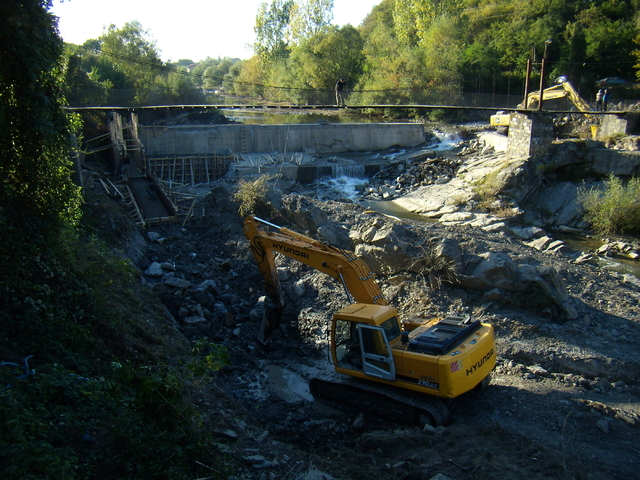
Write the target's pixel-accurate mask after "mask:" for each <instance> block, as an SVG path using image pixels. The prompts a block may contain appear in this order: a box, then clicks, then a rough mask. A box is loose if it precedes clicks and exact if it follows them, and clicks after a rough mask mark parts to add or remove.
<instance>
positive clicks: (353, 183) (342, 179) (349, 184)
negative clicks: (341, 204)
mask: <svg viewBox="0 0 640 480" xmlns="http://www.w3.org/2000/svg"><path fill="white" fill-rule="evenodd" d="M324 183H325V184H326V185H327V186H328V187H329V188H330V189H331V190H333V191H334V192H336V194H338V196H340V197H344V198H348V199H349V200H352V201H355V200H357V199H358V197H359V195H360V194H359V192H358V189H357V188H356V187H357V186H358V185H364V184H368V183H369V180H368V179H366V178H357V177H348V176H346V175H340V176H339V177H336V178H329V179H326V180H325V181H324Z"/></svg>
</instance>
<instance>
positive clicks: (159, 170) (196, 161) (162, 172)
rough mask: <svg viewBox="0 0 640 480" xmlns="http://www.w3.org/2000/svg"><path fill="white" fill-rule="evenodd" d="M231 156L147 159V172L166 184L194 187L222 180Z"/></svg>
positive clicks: (204, 155) (212, 155) (227, 154)
mask: <svg viewBox="0 0 640 480" xmlns="http://www.w3.org/2000/svg"><path fill="white" fill-rule="evenodd" d="M233 161H234V156H233V155H232V154H229V153H226V154H219V153H214V154H201V155H197V156H194V155H187V156H174V157H154V158H151V157H147V158H146V163H147V172H149V173H151V174H152V175H153V176H154V177H156V178H157V179H158V180H160V181H163V182H167V183H168V184H170V185H172V184H176V183H177V184H182V185H191V186H195V185H198V184H201V183H209V182H213V181H214V180H218V179H220V178H223V177H224V176H225V175H226V174H227V172H228V171H229V166H230V165H231V164H232V163H233Z"/></svg>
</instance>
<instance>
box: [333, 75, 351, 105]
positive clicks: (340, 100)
mask: <svg viewBox="0 0 640 480" xmlns="http://www.w3.org/2000/svg"><path fill="white" fill-rule="evenodd" d="M348 90H349V88H348V87H347V82H345V81H344V79H342V78H341V79H340V80H338V82H337V83H336V105H337V106H338V107H346V106H347V104H346V103H345V102H344V95H345V93H347V91H348Z"/></svg>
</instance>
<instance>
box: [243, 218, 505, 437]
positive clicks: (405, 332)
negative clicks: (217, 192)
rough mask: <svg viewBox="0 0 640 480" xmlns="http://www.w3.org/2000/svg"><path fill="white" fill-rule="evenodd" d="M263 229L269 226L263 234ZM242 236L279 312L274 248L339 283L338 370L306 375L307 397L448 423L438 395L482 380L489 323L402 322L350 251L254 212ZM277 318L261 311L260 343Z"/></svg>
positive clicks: (488, 365) (489, 346)
mask: <svg viewBox="0 0 640 480" xmlns="http://www.w3.org/2000/svg"><path fill="white" fill-rule="evenodd" d="M263 226H266V227H271V228H273V229H275V230H276V231H275V232H268V231H266V230H265V229H263ZM244 233H245V235H246V237H247V239H248V240H249V243H250V245H251V251H252V253H253V256H254V258H255V260H256V262H257V264H258V268H259V270H260V273H261V274H262V277H263V280H264V286H265V289H266V291H267V295H268V296H269V298H270V299H271V300H272V302H273V303H274V304H275V305H276V307H277V308H279V309H282V308H283V307H284V305H285V302H284V295H283V291H282V287H281V284H280V280H279V278H278V272H277V269H276V264H275V256H274V253H275V252H277V253H280V254H283V255H286V256H287V257H289V258H292V259H294V260H297V261H299V262H301V263H303V264H306V265H309V266H310V267H312V268H315V269H317V270H319V271H321V272H323V273H325V274H327V275H329V276H331V277H333V278H335V279H336V280H339V281H340V282H341V283H342V285H343V286H344V289H345V291H346V296H347V299H348V302H349V305H347V306H345V307H344V308H341V309H340V310H338V311H337V312H335V313H334V314H333V318H332V320H331V328H330V338H329V348H330V353H331V359H332V363H333V365H334V369H335V372H337V373H339V374H344V375H340V376H337V375H335V374H332V375H329V376H325V377H318V378H315V379H313V380H312V381H311V384H310V388H311V391H312V393H313V394H314V395H316V396H319V397H325V398H329V399H331V400H338V401H346V402H352V403H353V402H356V403H357V404H359V405H363V404H365V403H368V404H369V406H374V407H375V408H376V409H377V410H378V411H380V410H382V411H384V412H385V413H388V414H391V415H393V416H395V417H401V418H402V419H405V420H410V421H412V420H415V421H419V422H425V423H426V422H428V423H431V424H433V425H442V424H446V423H447V422H448V419H449V412H448V408H447V407H446V405H445V403H444V402H442V400H441V399H451V398H454V397H458V396H460V395H462V394H463V393H466V392H468V391H470V390H472V389H474V388H476V387H481V386H484V385H486V384H487V383H488V382H489V376H490V373H491V371H492V370H493V368H494V366H495V361H496V348H495V338H494V330H493V327H492V326H491V325H489V324H484V323H481V322H480V321H478V320H474V319H473V318H472V317H471V316H456V315H450V316H447V317H445V318H434V319H430V320H425V319H413V320H408V321H405V322H401V321H400V318H399V314H398V311H397V310H396V309H395V308H394V307H392V306H390V305H388V304H387V300H386V299H385V298H384V295H383V294H382V291H381V290H380V288H379V287H378V285H377V284H376V282H375V281H374V278H373V274H372V273H371V272H370V271H369V268H368V267H367V265H366V264H365V263H364V262H363V261H362V260H361V259H359V258H358V257H356V256H355V255H354V254H353V253H352V252H349V251H345V250H342V249H340V248H337V247H335V246H332V245H327V244H324V243H321V242H319V241H318V240H314V239H312V238H310V237H307V236H304V235H301V234H299V233H295V232H293V231H291V230H289V229H287V228H284V227H279V226H277V225H274V224H272V223H270V222H267V221H265V220H262V219H260V218H257V217H255V216H249V217H247V218H246V220H245V222H244ZM279 322H280V318H279V316H278V315H271V316H265V318H264V319H263V323H262V326H261V330H260V334H259V340H260V341H261V342H262V343H266V341H267V339H268V337H269V335H270V334H271V332H272V331H273V330H274V329H276V328H277V327H278V325H279ZM372 393H374V394H376V395H373V396H372V395H371V394H372ZM372 398H375V400H372ZM373 404H375V405H373Z"/></svg>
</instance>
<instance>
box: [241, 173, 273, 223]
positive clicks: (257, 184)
mask: <svg viewBox="0 0 640 480" xmlns="http://www.w3.org/2000/svg"><path fill="white" fill-rule="evenodd" d="M270 178H271V177H269V175H262V176H260V178H258V179H257V180H253V181H249V180H240V183H239V184H238V190H237V191H236V193H234V194H233V200H234V201H236V202H240V207H239V208H238V212H240V215H241V216H243V217H245V216H247V215H249V214H250V213H253V211H254V210H255V208H256V206H257V205H258V204H259V203H260V202H263V201H264V200H265V197H266V195H267V190H268V188H267V182H268V181H269V179H270Z"/></svg>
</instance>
